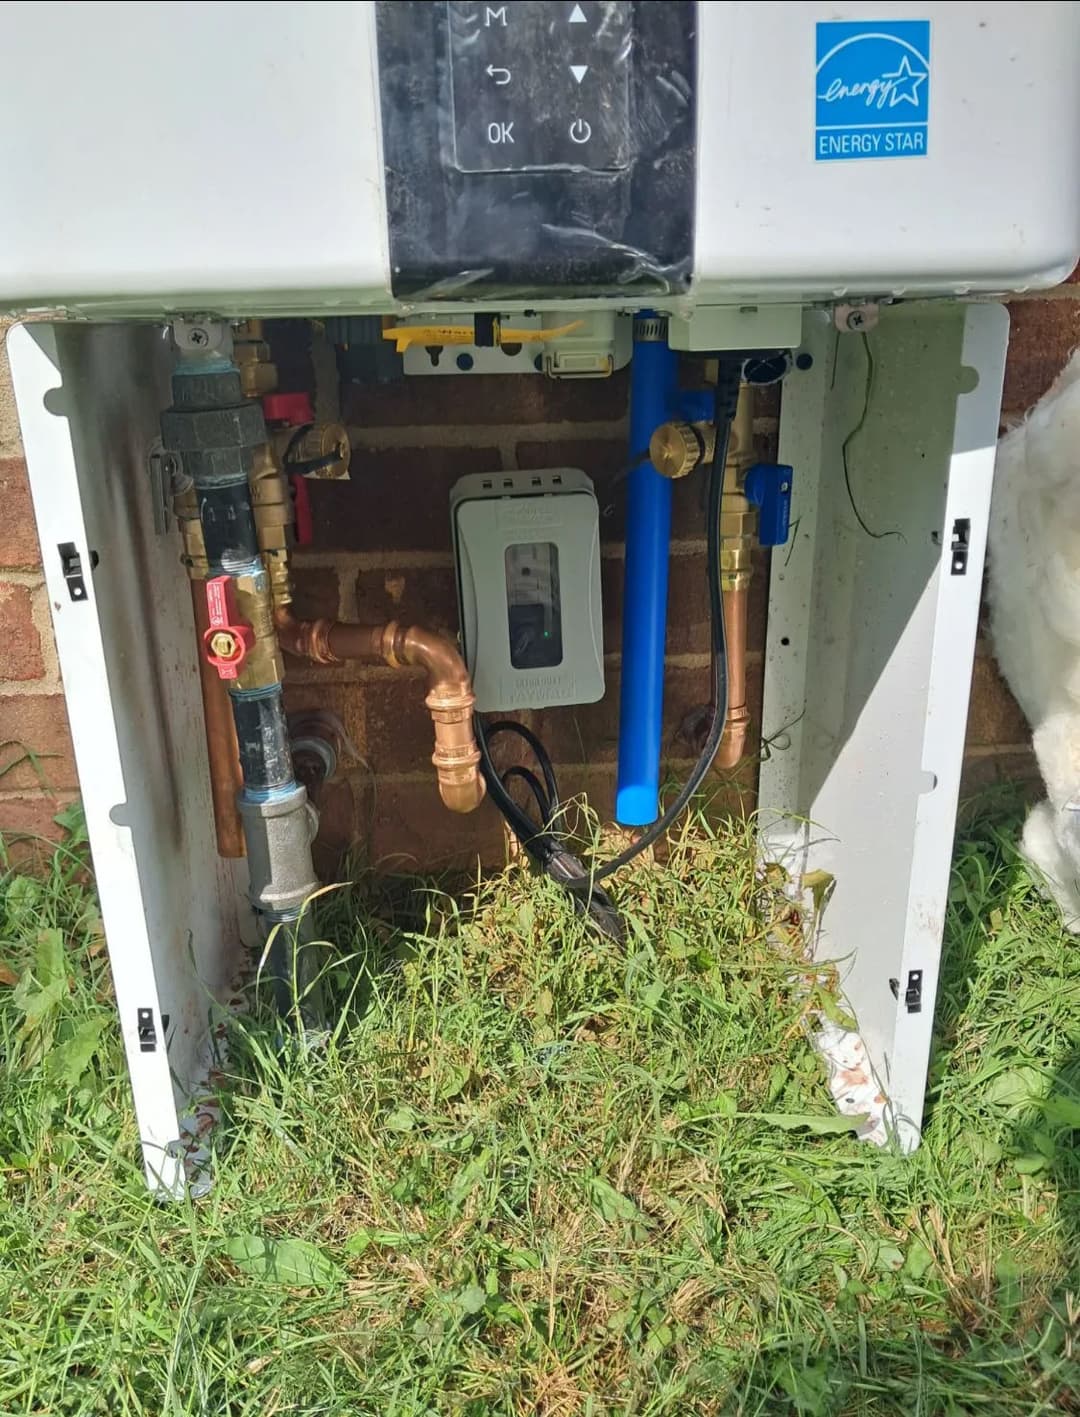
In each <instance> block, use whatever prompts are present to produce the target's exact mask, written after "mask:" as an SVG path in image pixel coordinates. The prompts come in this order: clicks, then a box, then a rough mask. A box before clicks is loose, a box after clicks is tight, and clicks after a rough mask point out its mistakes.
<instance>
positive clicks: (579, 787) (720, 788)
mask: <svg viewBox="0 0 1080 1417" xmlns="http://www.w3.org/2000/svg"><path fill="white" fill-rule="evenodd" d="M691 767H692V763H691V762H690V761H689V760H677V761H676V760H670V761H666V762H665V763H664V765H663V769H662V774H661V806H662V805H663V804H664V802H670V801H671V800H672V798H673V797H674V795H675V793H676V792H678V790H679V788H680V787H681V786H682V784H683V782H684V780H685V778H686V774H687V773H688V772H689V771H690V768H691ZM615 781H616V776H615V764H614V763H610V764H600V765H596V766H586V765H584V764H580V763H579V764H576V765H573V766H570V767H567V768H563V769H560V771H559V790H560V792H561V793H562V797H563V801H565V802H570V801H572V799H574V798H576V797H579V796H581V795H582V794H585V797H586V799H587V803H588V806H589V808H590V810H591V811H592V812H595V813H596V815H597V816H598V817H599V819H600V821H601V823H605V822H610V821H613V820H614V816H615ZM756 784H757V764H756V762H755V761H754V760H753V759H746V760H745V761H744V762H743V763H742V764H740V766H739V767H738V768H735V769H733V770H732V771H731V772H729V773H724V774H719V773H714V774H712V775H711V776H710V777H709V778H708V779H706V783H705V786H704V787H703V788H702V791H701V793H700V794H699V797H698V806H700V807H702V808H704V810H705V812H706V815H707V816H708V817H709V818H710V819H711V820H714V821H715V820H719V819H721V818H723V817H727V816H730V815H731V814H732V813H738V814H740V815H746V814H748V813H750V812H752V811H753V810H754V807H755V806H756V803H757V790H756ZM576 825H577V824H576V823H575V822H573V821H571V822H570V823H569V826H570V828H571V830H573V829H575V827H576ZM578 829H580V828H578Z"/></svg>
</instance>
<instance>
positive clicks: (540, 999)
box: [0, 815, 1080, 1417]
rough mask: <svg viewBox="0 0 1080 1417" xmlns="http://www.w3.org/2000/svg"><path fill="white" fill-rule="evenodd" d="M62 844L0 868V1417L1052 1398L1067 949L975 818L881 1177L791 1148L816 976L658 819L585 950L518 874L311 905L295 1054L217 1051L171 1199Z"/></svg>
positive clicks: (1079, 1207)
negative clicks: (925, 1074)
mask: <svg viewBox="0 0 1080 1417" xmlns="http://www.w3.org/2000/svg"><path fill="white" fill-rule="evenodd" d="M69 825H70V826H72V827H73V828H74V835H73V836H72V837H71V838H70V839H69V841H68V843H67V844H66V845H65V847H64V848H63V849H62V850H60V851H58V852H57V853H56V855H55V856H54V858H53V861H52V865H51V869H50V871H49V873H48V874H47V876H46V877H45V879H44V880H43V881H40V882H38V881H32V880H29V879H28V878H26V877H24V876H21V875H19V874H17V873H16V872H14V871H13V870H10V869H9V870H8V871H7V873H6V874H4V875H0V961H2V968H0V981H2V982H0V1049H2V1055H3V1056H2V1060H0V1167H2V1170H0V1185H2V1190H3V1195H2V1200H0V1286H2V1291H3V1292H2V1294H0V1414H3V1417H7V1414H31V1413H34V1414H42V1415H44V1414H50V1415H51V1414H83V1413H86V1414H89V1413H109V1414H112V1415H113V1417H115V1414H129V1413H130V1414H136V1413H138V1414H154V1415H155V1417H157V1414H168V1417H173V1414H181V1413H185V1414H186V1413H198V1414H213V1417H218V1414H230V1417H234V1415H235V1417H240V1414H260V1417H262V1414H284V1413H304V1414H316V1413H317V1414H339V1413H340V1414H368V1413H371V1414H394V1417H397V1415H398V1414H401V1415H402V1417H405V1414H416V1417H421V1414H444V1413H447V1414H451V1413H452V1414H462V1415H463V1417H471V1414H485V1417H486V1414H523V1413H538V1414H539V1413H542V1414H548V1417H555V1414H567V1417H569V1414H587V1413H593V1414H601V1413H603V1414H607V1413H612V1414H616V1413H617V1414H622V1413H634V1414H643V1415H644V1414H660V1413H664V1414H692V1413H702V1414H711V1413H727V1412H731V1413H773V1412H775V1413H792V1412H796V1413H806V1414H813V1415H814V1417H816V1414H834V1413H835V1414H841V1413H892V1412H895V1413H904V1414H912V1413H925V1414H960V1413H965V1414H966V1413H990V1414H997V1413H1001V1414H1007V1413H1017V1414H1021V1413H1023V1414H1034V1413H1042V1412H1068V1411H1080V1273H1078V1263H1080V1261H1078V1257H1080V1164H1078V1158H1077V1152H1076V1150H1075V1146H1074V1143H1075V1141H1076V1135H1075V1129H1076V1128H1078V1127H1080V949H1078V948H1077V945H1076V943H1075V942H1074V941H1073V939H1072V938H1071V937H1066V936H1063V934H1062V932H1061V931H1060V929H1059V927H1058V924H1057V921H1056V919H1055V916H1054V914H1053V912H1052V911H1051V909H1050V908H1049V907H1048V906H1047V905H1046V904H1045V903H1044V902H1043V901H1042V900H1041V899H1040V898H1039V896H1038V895H1037V893H1036V892H1035V891H1034V890H1033V888H1032V886H1031V885H1030V883H1029V881H1028V879H1027V877H1026V875H1025V873H1024V871H1023V869H1022V868H1021V866H1020V864H1019V863H1018V861H1017V859H1016V857H1015V854H1014V851H1013V847H1012V842H1013V841H1014V839H1015V836H1016V832H1017V820H1016V819H1015V818H1010V817H1008V816H1006V817H1004V818H1002V817H1000V816H997V817H995V816H994V815H984V816H983V817H982V818H981V819H979V820H976V821H975V822H973V823H972V824H971V825H970V826H969V827H968V828H967V830H966V835H965V836H964V839H963V840H962V841H961V842H960V844H959V846H958V849H957V855H956V861H955V868H954V874H953V887H952V895H951V904H950V909H949V917H948V925H947V936H948V939H947V962H946V970H945V977H944V981H943V986H942V997H941V999H940V1002H939V1012H938V1033H939V1044H938V1049H937V1054H936V1060H935V1064H934V1069H933V1076H932V1083H931V1093H930V1114H929V1124H928V1129H927V1132H926V1137H925V1141H924V1144H923V1146H922V1148H921V1150H920V1151H919V1152H918V1153H917V1154H916V1155H915V1156H914V1157H911V1158H907V1159H905V1158H902V1157H900V1156H898V1155H895V1154H891V1153H889V1152H887V1151H877V1150H874V1149H872V1148H869V1147H867V1146H865V1145H863V1144H861V1143H858V1142H856V1141H855V1140H854V1138H852V1137H851V1136H850V1135H848V1134H845V1133H836V1132H835V1131H830V1130H829V1128H830V1127H831V1126H832V1123H833V1114H832V1111H831V1107H830V1105H829V1103H828V1099H827V1096H826V1093H825V1089H824V1086H823V1082H822V1076H821V1072H820V1069H819V1065H818V1063H817V1061H816V1059H815V1057H814V1055H813V1053H812V1051H811V1049H810V1047H809V1044H808V1042H807V1038H806V1023H807V1015H808V1011H809V1009H810V1008H811V1007H813V1006H814V1005H815V1004H816V1005H820V1004H821V1003H822V1001H823V992H822V991H823V990H824V989H825V988H826V987H827V985H828V982H829V981H828V978H827V976H822V975H820V974H817V973H815V972H814V971H812V970H811V969H810V968H809V966H807V965H806V964H805V962H804V961H803V960H802V959H801V957H800V955H799V953H798V950H797V949H796V947H795V945H794V943H793V942H792V943H789V944H787V945H784V944H782V943H781V944H780V946H779V947H778V946H777V944H776V942H775V940H776V936H777V934H778V933H779V934H780V935H781V937H783V933H784V932H783V930H782V929H778V925H777V919H778V916H777V906H776V903H775V902H773V901H770V900H768V899H765V900H763V899H762V896H761V887H760V885H759V883H757V882H756V881H755V877H754V872H753V855H752V845H751V841H750V836H749V833H748V832H747V833H745V834H739V835H734V836H732V835H721V836H717V835H715V834H712V833H711V832H710V830H709V828H707V827H706V826H705V825H704V824H701V823H699V824H697V825H695V826H694V827H693V828H692V829H689V830H688V831H687V833H686V834H685V835H684V837H683V838H682V840H681V841H680V842H679V843H678V844H677V846H676V848H675V850H674V852H673V854H672V858H671V860H670V862H669V863H668V864H667V865H666V866H664V867H662V868H660V867H658V868H655V869H652V870H648V869H643V870H641V871H639V872H638V873H637V874H635V875H633V876H632V877H631V878H630V879H629V880H628V881H626V882H625V883H624V884H623V886H622V888H621V898H622V903H623V906H624V909H625V910H626V913H627V915H628V917H629V920H630V940H629V943H628V944H627V945H624V946H617V945H614V944H612V943H611V942H610V941H607V940H604V939H601V938H599V937H597V936H595V935H593V934H590V933H588V932H587V931H586V930H585V929H584V928H583V926H582V925H581V924H580V922H578V921H577V920H575V918H574V917H573V915H572V914H570V913H569V911H568V908H567V906H566V904H565V901H564V899H563V898H562V897H561V896H560V895H559V894H558V892H557V891H555V890H554V889H552V888H550V887H549V886H548V885H547V884H546V883H544V882H537V881H535V880H531V879H529V878H527V877H526V876H524V875H523V874H520V873H510V874H507V875H506V876H505V877H504V878H501V879H499V880H497V881H494V882H490V883H485V884H483V885H481V886H480V887H479V888H478V889H477V890H476V892H475V898H474V899H472V900H471V901H467V902H466V903H463V904H461V905H457V904H455V903H454V900H453V899H451V898H450V897H449V896H446V895H443V894H440V893H439V892H438V891H437V890H435V889H434V888H432V887H426V888H425V887H422V886H421V885H420V884H419V883H407V882H404V883H402V882H399V883H390V884H380V883H377V882H373V881H367V882H366V883H364V884H363V885H361V886H359V887H357V889H356V890H355V891H354V892H352V893H351V894H349V895H348V896H346V895H344V894H341V895H339V896H336V897H333V896H332V897H328V898H327V899H326V901H325V902H324V903H323V904H324V912H323V918H324V921H325V923H326V926H327V933H328V935H330V936H332V937H333V938H334V939H335V940H336V942H337V949H338V951H339V953H337V954H335V955H333V956H332V957H331V961H330V965H329V975H330V979H329V983H330V989H331V993H332V995H333V998H334V1000H335V1005H334V1007H335V1011H336V1013H335V1016H336V1019H337V1027H336V1029H335V1032H334V1034H333V1036H332V1038H331V1039H330V1041H329V1043H328V1045H327V1046H326V1047H325V1048H324V1049H322V1050H320V1051H317V1052H308V1053H304V1052H302V1051H300V1050H299V1049H297V1048H295V1047H293V1048H284V1049H283V1048H282V1047H281V1046H280V1044H279V1042H278V1036H277V1031H276V1029H275V1026H274V1024H273V1021H272V1020H271V1019H270V1018H269V1017H264V1016H263V1015H262V1014H261V1013H260V1012H259V1011H258V1010H256V1011H255V1012H253V1014H252V1015H251V1016H249V1017H248V1018H246V1019H245V1020H242V1021H237V1022H236V1023H235V1024H234V1025H233V1030H232V1033H233V1036H232V1042H231V1058H232V1062H231V1065H230V1066H231V1069H232V1071H233V1072H234V1073H235V1074H236V1077H235V1079H234V1080H233V1081H232V1084H231V1086H230V1088H229V1090H228V1093H227V1097H228V1101H227V1104H226V1111H227V1115H226V1118H225V1121H224V1123H223V1125H222V1126H221V1128H220V1129H219V1132H218V1135H217V1142H218V1155H217V1157H216V1161H215V1183H214V1186H213V1188H212V1189H211V1191H210V1193H209V1194H208V1195H207V1196H206V1197H205V1198H203V1199H201V1200H193V1201H189V1202H186V1203H177V1204H171V1205H162V1204H160V1203H158V1202H155V1201H153V1200H152V1199H150V1198H149V1197H148V1196H147V1195H146V1194H145V1193H144V1190H143V1185H142V1179H141V1174H140V1171H139V1167H138V1164H137V1153H136V1136H135V1131H134V1125H133V1121H132V1117H131V1111H130V1107H129V1097H128V1089H127V1084H126V1081H125V1073H124V1068H123V1060H122V1055H121V1052H120V1047H119V1042H118V1037H117V1032H116V1028H115V1025H114V1022H113V1016H112V1012H111V1006H110V999H109V983H108V971H107V965H106V959H105V953H104V948H103V941H102V937H101V928H100V922H99V920H98V916H97V912H96V907H95V904H94V898H93V894H92V891H91V890H90V889H89V888H88V887H87V886H86V885H85V884H84V880H85V875H84V872H83V871H82V869H81V862H82V857H83V853H84V849H85V846H84V842H83V841H82V838H81V835H80V833H79V831H78V823H77V820H76V819H75V818H70V819H69ZM763 914H764V915H765V916H766V917H768V916H769V915H770V914H771V915H772V926H771V929H770V928H769V927H768V925H767V923H766V922H765V921H763V918H762V917H763ZM767 934H771V935H772V937H773V943H770V942H769V940H768V939H767V938H766V935H767ZM789 934H791V935H792V936H793V935H794V932H789Z"/></svg>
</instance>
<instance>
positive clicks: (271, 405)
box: [262, 393, 315, 428]
mask: <svg viewBox="0 0 1080 1417" xmlns="http://www.w3.org/2000/svg"><path fill="white" fill-rule="evenodd" d="M262 408H263V417H264V418H265V419H266V421H267V423H285V424H287V425H288V426H289V427H290V428H300V427H302V426H303V425H304V424H305V423H314V422H315V410H314V408H312V405H311V396H310V395H309V394H304V393H286V394H281V393H275V394H266V395H264V397H263V401H262Z"/></svg>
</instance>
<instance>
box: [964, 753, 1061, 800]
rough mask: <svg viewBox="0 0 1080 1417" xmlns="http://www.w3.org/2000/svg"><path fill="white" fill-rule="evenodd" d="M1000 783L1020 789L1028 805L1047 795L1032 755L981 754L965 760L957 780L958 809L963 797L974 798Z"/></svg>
mask: <svg viewBox="0 0 1080 1417" xmlns="http://www.w3.org/2000/svg"><path fill="white" fill-rule="evenodd" d="M1002 783H1010V784H1014V785H1016V786H1018V787H1020V789H1021V793H1022V796H1023V797H1024V799H1025V800H1026V801H1029V802H1037V801H1038V800H1039V799H1040V798H1041V797H1045V796H1046V789H1045V788H1044V787H1043V782H1042V778H1041V777H1040V776H1039V765H1038V763H1037V762H1036V761H1035V755H1034V753H980V754H979V755H978V756H977V757H968V758H965V759H964V770H963V774H962V776H961V779H960V798H961V807H963V806H964V799H965V798H968V797H973V796H977V794H979V793H980V792H985V791H986V790H987V789H988V788H991V787H996V786H998V785H1000V784H1002Z"/></svg>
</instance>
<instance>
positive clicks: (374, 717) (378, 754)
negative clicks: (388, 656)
mask: <svg viewBox="0 0 1080 1417" xmlns="http://www.w3.org/2000/svg"><path fill="white" fill-rule="evenodd" d="M359 692H360V693H361V694H362V695H363V699H364V720H365V724H366V742H367V749H366V756H367V758H368V761H369V762H370V763H371V766H372V769H373V770H374V771H375V772H376V773H384V772H398V773H401V772H422V771H423V770H424V769H425V768H427V767H429V766H430V764H431V754H432V751H433V750H434V747H435V730H434V728H433V727H432V723H431V715H430V714H429V713H428V711H427V708H426V707H425V704H424V696H425V694H426V693H427V683H426V679H425V676H424V673H423V671H422V670H419V669H402V670H393V669H386V670H384V671H381V672H378V673H375V674H372V675H371V676H370V677H369V678H368V679H367V680H366V682H365V683H364V684H363V686H362V687H360V688H359ZM431 773H432V781H434V776H435V769H434V768H432V769H431Z"/></svg>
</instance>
